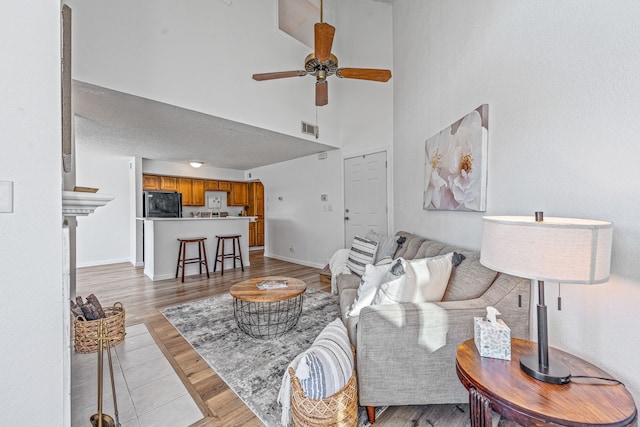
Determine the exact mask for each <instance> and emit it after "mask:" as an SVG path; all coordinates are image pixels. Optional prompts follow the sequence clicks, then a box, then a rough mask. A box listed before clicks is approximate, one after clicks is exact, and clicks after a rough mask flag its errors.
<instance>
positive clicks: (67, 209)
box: [62, 191, 113, 216]
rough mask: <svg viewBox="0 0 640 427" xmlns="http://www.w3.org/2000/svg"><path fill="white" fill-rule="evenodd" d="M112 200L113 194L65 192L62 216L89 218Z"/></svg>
mask: <svg viewBox="0 0 640 427" xmlns="http://www.w3.org/2000/svg"><path fill="white" fill-rule="evenodd" d="M111 200H113V196H112V195H111V194H100V193H86V192H82V191H63V192H62V214H63V215H64V216H87V215H90V214H92V213H94V212H95V210H96V209H98V208H99V207H101V206H105V205H106V204H107V203H109V202H110V201H111Z"/></svg>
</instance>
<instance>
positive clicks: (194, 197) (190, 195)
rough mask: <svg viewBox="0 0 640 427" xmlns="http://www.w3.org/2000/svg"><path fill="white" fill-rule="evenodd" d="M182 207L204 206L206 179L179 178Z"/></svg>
mask: <svg viewBox="0 0 640 427" xmlns="http://www.w3.org/2000/svg"><path fill="white" fill-rule="evenodd" d="M178 191H179V192H181V193H182V206H204V179H193V178H178Z"/></svg>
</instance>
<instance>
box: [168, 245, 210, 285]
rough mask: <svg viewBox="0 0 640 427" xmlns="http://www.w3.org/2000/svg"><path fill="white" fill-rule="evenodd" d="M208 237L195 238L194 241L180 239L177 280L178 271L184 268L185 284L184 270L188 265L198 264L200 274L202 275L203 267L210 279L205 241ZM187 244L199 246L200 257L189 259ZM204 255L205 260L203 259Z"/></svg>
mask: <svg viewBox="0 0 640 427" xmlns="http://www.w3.org/2000/svg"><path fill="white" fill-rule="evenodd" d="M205 240H207V238H206V237H195V238H193V239H178V241H179V242H180V248H179V249H178V265H177V266H176V279H177V278H178V271H180V268H182V281H183V282H184V270H185V267H186V265H187V264H194V263H198V268H199V270H200V274H202V265H203V264H204V269H205V270H206V272H207V278H208V277H209V264H208V263H207V250H206V249H205V247H204V241H205ZM187 243H197V244H198V257H197V258H195V257H194V258H187ZM203 255H204V259H203Z"/></svg>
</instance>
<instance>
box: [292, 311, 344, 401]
mask: <svg viewBox="0 0 640 427" xmlns="http://www.w3.org/2000/svg"><path fill="white" fill-rule="evenodd" d="M353 365H354V361H353V352H352V351H351V342H349V336H348V334H347V328H345V326H344V324H343V323H342V320H340V319H339V318H338V319H336V320H334V321H333V322H331V323H329V324H328V325H327V326H326V327H325V328H324V329H323V330H322V332H320V334H319V335H318V337H317V338H316V339H315V341H314V342H313V344H312V345H311V347H309V348H308V349H307V350H306V351H305V353H304V355H303V356H302V358H301V359H300V363H298V367H297V368H296V377H298V379H299V380H300V385H301V386H302V391H303V392H304V395H305V396H307V397H309V398H311V399H324V398H326V397H329V396H332V395H334V394H335V393H337V392H338V391H340V389H342V388H343V387H344V386H345V385H346V384H347V382H348V381H349V379H350V378H351V375H353Z"/></svg>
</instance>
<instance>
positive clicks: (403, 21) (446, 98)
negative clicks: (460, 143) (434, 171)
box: [393, 0, 640, 401]
mask: <svg viewBox="0 0 640 427" xmlns="http://www.w3.org/2000/svg"><path fill="white" fill-rule="evenodd" d="M638 22H640V2H638V1H634V0H615V1H609V2H601V1H596V0H588V1H586V0H585V1H563V2H557V1H552V0H542V1H536V2H531V1H519V2H510V1H501V0H489V1H484V2H468V1H461V0H455V1H447V2H443V1H435V0H430V1H423V0H407V1H396V2H395V3H394V4H393V23H394V32H393V35H394V71H395V77H394V79H395V85H394V88H395V94H394V96H395V98H394V140H395V145H394V155H395V177H394V178H395V201H396V203H395V208H396V209H395V223H396V230H397V229H406V230H408V231H412V232H416V233H418V234H421V235H424V236H427V237H431V238H434V239H438V240H443V241H446V242H450V243H455V244H459V245H462V246H466V247H469V248H472V249H477V248H479V247H480V238H481V217H482V215H484V214H518V215H531V214H533V212H534V211H536V210H542V211H544V212H545V215H546V216H570V217H585V218H597V219H604V220H610V221H613V223H614V243H613V253H612V277H611V280H610V281H609V282H608V283H607V284H605V285H594V286H577V285H564V286H563V287H562V293H563V296H564V298H563V308H564V309H563V311H561V312H557V311H556V309H555V304H553V303H551V304H549V305H550V308H549V325H550V331H549V334H550V337H549V339H550V344H551V345H552V346H556V347H559V348H562V349H565V350H568V351H570V352H571V353H574V354H576V355H578V356H581V357H583V358H585V359H587V360H589V361H591V362H595V363H596V364H598V365H600V366H601V367H603V368H604V369H605V370H608V371H610V372H611V373H612V374H613V375H615V376H616V377H618V378H619V379H621V380H622V381H623V382H625V383H626V384H627V386H628V387H629V389H630V390H631V391H632V393H633V394H634V396H635V399H636V401H640V365H638V363H637V355H638V354H640V342H639V339H638V333H637V331H638V330H639V329H640V318H639V317H638V315H637V307H636V305H637V304H634V303H633V302H637V301H638V300H640V264H639V263H638V262H637V259H638V257H640V245H638V241H639V239H640V225H638V221H637V218H636V217H637V212H639V211H640V190H639V187H638V184H637V182H638V179H637V177H636V176H635V175H636V174H635V172H636V170H637V167H636V165H635V162H636V160H637V159H638V158H640V144H638V143H637V141H638V134H640V121H638V117H639V116H640V104H639V103H638V99H640V80H639V79H638V72H637V71H638V69H640V44H639V43H638V42H637V40H638V39H640V26H638V25H637V23H638ZM483 103H488V104H489V180H488V199H487V212H486V213H462V212H434V211H423V210H422V208H421V206H422V191H423V188H422V186H423V182H424V170H423V162H424V141H425V140H426V139H427V138H429V137H430V136H432V135H434V134H436V133H437V132H439V131H440V130H441V129H443V128H445V127H446V126H448V125H449V124H451V123H452V122H453V121H455V120H457V119H459V118H460V117H462V116H463V115H465V114H466V113H468V112H469V111H471V110H472V109H474V108H476V107H477V106H479V105H480V104H483ZM548 288H549V290H548V294H549V295H556V294H557V293H556V292H557V291H556V290H555V289H554V287H553V284H549V286H548ZM534 299H537V298H534ZM534 336H535V335H534Z"/></svg>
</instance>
